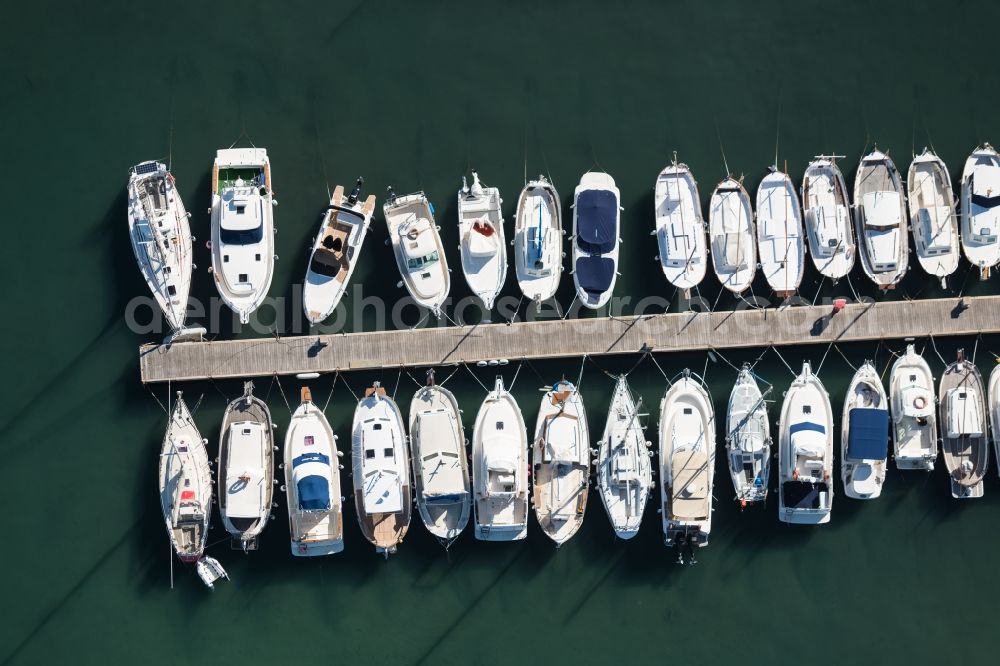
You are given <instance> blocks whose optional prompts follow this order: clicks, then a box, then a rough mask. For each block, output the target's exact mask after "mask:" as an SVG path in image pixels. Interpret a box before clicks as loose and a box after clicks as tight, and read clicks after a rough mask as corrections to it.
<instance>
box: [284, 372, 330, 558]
mask: <svg viewBox="0 0 1000 666" xmlns="http://www.w3.org/2000/svg"><path fill="white" fill-rule="evenodd" d="M341 455H342V454H341V452H340V451H338V450H337V437H336V435H334V434H333V429H332V428H331V427H330V422H329V421H327V420H326V416H325V415H324V414H323V410H321V409H320V408H319V407H317V406H316V405H315V404H314V403H313V401H312V393H311V392H310V391H309V389H308V388H307V387H305V386H303V387H302V390H301V404H300V405H299V406H298V408H297V409H296V410H295V413H294V414H292V419H291V421H290V422H289V423H288V432H286V433H285V464H284V468H285V492H286V493H287V496H288V531H289V533H290V534H291V548H292V555H295V556H297V557H317V556H321V555H333V554H334V553H339V552H340V551H342V550H344V498H343V497H342V496H341V495H340V470H341V467H342V466H341V464H340V461H339V458H340V456H341Z"/></svg>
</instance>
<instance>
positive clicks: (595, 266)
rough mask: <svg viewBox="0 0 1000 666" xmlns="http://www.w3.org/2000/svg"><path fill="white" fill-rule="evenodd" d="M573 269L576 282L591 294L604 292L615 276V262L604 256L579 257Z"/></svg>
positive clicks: (598, 294) (597, 294) (595, 294)
mask: <svg viewBox="0 0 1000 666" xmlns="http://www.w3.org/2000/svg"><path fill="white" fill-rule="evenodd" d="M575 269H576V281H577V283H578V284H579V285H580V288H581V289H583V290H584V291H585V292H587V293H588V294H590V295H591V296H600V295H601V294H603V293H604V292H606V291H607V290H608V288H610V287H611V281H612V280H613V279H614V277H615V262H614V261H613V260H611V259H607V258H605V257H580V258H579V259H577V260H576V267H575Z"/></svg>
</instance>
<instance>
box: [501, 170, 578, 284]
mask: <svg viewBox="0 0 1000 666" xmlns="http://www.w3.org/2000/svg"><path fill="white" fill-rule="evenodd" d="M563 233H564V232H563V228H562V205H561V204H560V202H559V194H558V193H557V192H556V188H555V187H553V186H552V183H550V182H549V181H548V180H547V179H546V178H545V176H539V177H538V179H537V180H532V181H529V182H528V184H527V185H525V186H524V189H523V190H521V195H520V196H519V197H518V199H517V213H516V214H515V219H514V269H515V271H516V272H517V284H518V286H519V287H520V288H521V292H522V293H523V294H524V295H525V296H526V297H527V298H528V299H530V300H532V301H534V302H535V303H541V302H542V301H547V300H549V299H550V298H552V297H553V296H555V293H556V289H557V288H558V287H559V278H560V277H561V276H562V268H563V266H562V264H563V257H564V256H565V255H564V254H563Z"/></svg>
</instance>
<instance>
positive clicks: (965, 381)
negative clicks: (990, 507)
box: [938, 359, 990, 499]
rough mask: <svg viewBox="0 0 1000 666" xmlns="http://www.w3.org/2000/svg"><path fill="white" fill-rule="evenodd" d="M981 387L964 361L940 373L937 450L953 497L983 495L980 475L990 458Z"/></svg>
mask: <svg viewBox="0 0 1000 666" xmlns="http://www.w3.org/2000/svg"><path fill="white" fill-rule="evenodd" d="M984 388H985V387H984V386H983V378H982V377H981V376H980V374H979V370H978V369H977V368H976V366H975V365H973V364H972V363H970V362H969V361H967V360H963V359H960V360H958V361H956V362H954V363H952V364H950V365H949V366H948V367H947V368H945V370H944V372H943V373H942V374H941V382H940V384H939V386H938V409H939V410H940V424H941V452H942V454H943V457H944V466H945V469H947V470H948V481H949V483H950V484H951V496H952V497H954V498H955V499H972V498H977V497H982V496H983V490H984V489H983V478H984V477H985V476H986V469H987V467H988V465H989V459H990V446H989V443H988V442H987V433H986V429H987V421H988V418H989V417H988V416H987V414H986V394H985V390H984Z"/></svg>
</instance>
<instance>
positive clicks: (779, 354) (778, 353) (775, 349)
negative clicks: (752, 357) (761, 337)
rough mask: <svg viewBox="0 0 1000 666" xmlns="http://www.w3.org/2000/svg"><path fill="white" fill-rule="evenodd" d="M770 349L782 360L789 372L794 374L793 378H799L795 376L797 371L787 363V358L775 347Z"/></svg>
mask: <svg viewBox="0 0 1000 666" xmlns="http://www.w3.org/2000/svg"><path fill="white" fill-rule="evenodd" d="M768 349H770V350H771V351H773V352H774V353H775V354H776V355H777V357H778V358H780V359H781V362H782V363H784V364H785V367H786V368H788V372H790V373H792V377H798V375H797V374H795V371H794V370H792V366H790V365H788V361H786V360H785V357H784V356H782V355H781V352H780V351H778V348H777V347H775V346H774V345H770V346H769V347H768Z"/></svg>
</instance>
